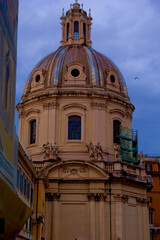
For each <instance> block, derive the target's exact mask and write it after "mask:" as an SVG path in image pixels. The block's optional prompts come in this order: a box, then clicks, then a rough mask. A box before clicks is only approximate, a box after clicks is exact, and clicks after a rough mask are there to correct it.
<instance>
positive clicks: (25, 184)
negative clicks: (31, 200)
mask: <svg viewBox="0 0 160 240" xmlns="http://www.w3.org/2000/svg"><path fill="white" fill-rule="evenodd" d="M24 196H27V180H26V179H24Z"/></svg>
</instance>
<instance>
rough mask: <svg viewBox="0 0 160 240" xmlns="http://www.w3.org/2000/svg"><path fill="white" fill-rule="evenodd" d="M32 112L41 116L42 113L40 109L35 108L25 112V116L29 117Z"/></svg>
mask: <svg viewBox="0 0 160 240" xmlns="http://www.w3.org/2000/svg"><path fill="white" fill-rule="evenodd" d="M32 112H33V113H37V114H39V113H40V110H39V109H33V108H31V109H29V110H27V111H25V112H24V114H25V116H27V115H29V114H30V113H32Z"/></svg>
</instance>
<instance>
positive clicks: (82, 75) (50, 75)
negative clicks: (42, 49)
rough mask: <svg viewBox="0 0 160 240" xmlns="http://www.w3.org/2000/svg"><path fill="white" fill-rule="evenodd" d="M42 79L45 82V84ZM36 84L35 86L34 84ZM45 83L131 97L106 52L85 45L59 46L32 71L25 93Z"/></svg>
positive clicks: (51, 85) (49, 85) (50, 85)
mask: <svg viewBox="0 0 160 240" xmlns="http://www.w3.org/2000/svg"><path fill="white" fill-rule="evenodd" d="M41 78H43V80H42V81H41ZM32 82H34V83H35V84H33V83H32ZM42 82H44V87H45V88H46V87H47V88H48V87H52V88H53V87H57V86H58V87H61V86H63V85H64V86H71V85H72V86H73V85H76V86H77V87H78V86H88V87H101V88H104V89H106V90H107V87H110V88H115V90H116V89H117V90H119V92H120V93H122V94H123V95H125V96H128V93H127V87H126V83H125V80H124V78H123V76H122V74H121V72H120V71H119V69H118V67H117V66H116V65H115V64H114V63H113V62H112V61H111V60H110V59H109V58H108V57H106V56H104V55H103V54H102V53H99V52H97V51H95V50H94V49H93V48H91V47H89V46H86V45H82V44H70V45H66V46H61V47H59V48H58V49H57V50H56V51H55V52H53V53H51V54H49V55H47V56H46V57H44V58H43V59H42V60H40V61H39V62H38V64H37V65H36V66H35V67H34V69H33V70H32V72H31V74H30V76H29V78H28V80H27V82H26V84H25V88H24V92H23V94H24V95H25V94H26V93H29V92H30V91H31V89H32V86H33V88H34V87H36V89H37V87H38V85H41V86H42V85H43V84H41V83H42Z"/></svg>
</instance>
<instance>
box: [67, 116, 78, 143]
mask: <svg viewBox="0 0 160 240" xmlns="http://www.w3.org/2000/svg"><path fill="white" fill-rule="evenodd" d="M68 140H81V117H79V116H70V117H69V118H68Z"/></svg>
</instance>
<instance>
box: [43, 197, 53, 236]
mask: <svg viewBox="0 0 160 240" xmlns="http://www.w3.org/2000/svg"><path fill="white" fill-rule="evenodd" d="M52 200H53V198H52V194H51V193H46V207H45V239H46V240H51V234H52V229H51V222H52Z"/></svg>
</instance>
